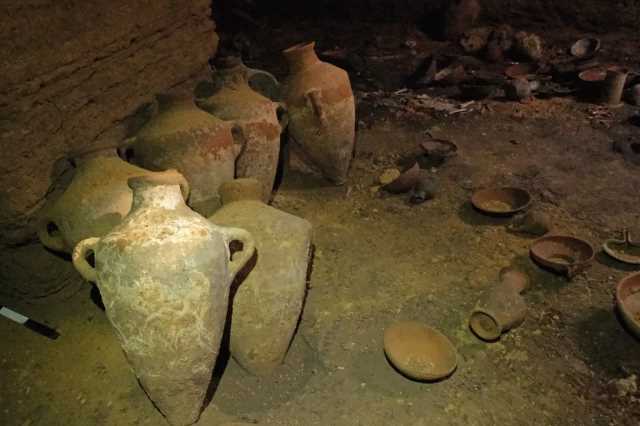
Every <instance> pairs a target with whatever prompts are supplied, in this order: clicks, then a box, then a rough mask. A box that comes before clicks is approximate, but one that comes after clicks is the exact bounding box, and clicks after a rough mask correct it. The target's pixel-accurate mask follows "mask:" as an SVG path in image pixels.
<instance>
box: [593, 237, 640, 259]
mask: <svg viewBox="0 0 640 426" xmlns="http://www.w3.org/2000/svg"><path fill="white" fill-rule="evenodd" d="M602 249H603V250H604V252H605V253H607V254H608V255H609V256H611V257H613V258H614V259H616V260H619V261H620V262H624V263H630V264H632V265H640V243H638V242H634V241H631V235H629V232H628V231H625V232H623V234H622V239H621V240H617V239H614V238H612V239H609V240H607V241H605V243H604V244H603V246H602Z"/></svg>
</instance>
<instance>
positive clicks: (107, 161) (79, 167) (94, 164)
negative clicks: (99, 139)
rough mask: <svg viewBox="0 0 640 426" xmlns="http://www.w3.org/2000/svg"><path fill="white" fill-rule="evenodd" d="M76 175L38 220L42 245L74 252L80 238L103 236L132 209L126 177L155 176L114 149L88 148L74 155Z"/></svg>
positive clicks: (130, 194)
mask: <svg viewBox="0 0 640 426" xmlns="http://www.w3.org/2000/svg"><path fill="white" fill-rule="evenodd" d="M73 163H74V164H75V174H74V176H73V179H72V181H71V183H70V184H69V186H68V187H67V189H66V190H65V191H64V193H63V194H62V195H61V196H60V197H59V198H58V199H57V200H55V201H54V202H53V203H52V204H51V205H50V206H48V207H47V208H45V210H44V212H43V213H42V214H41V218H40V220H39V223H38V237H39V238H40V241H41V242H42V244H43V245H44V246H45V247H47V248H49V249H51V250H55V251H59V252H63V253H71V251H72V250H73V248H74V247H75V246H76V244H78V243H79V242H80V241H81V240H83V239H85V238H89V237H101V236H103V235H105V234H106V233H107V232H109V231H110V230H111V229H113V227H114V226H116V225H118V224H119V223H120V222H121V221H122V218H124V217H125V216H126V215H127V213H129V210H130V209H131V200H132V198H133V197H132V193H131V189H130V188H129V186H128V185H127V180H128V179H129V178H130V177H133V176H141V175H152V174H154V172H150V171H147V170H144V169H141V168H140V167H137V166H134V165H132V164H129V163H127V162H126V161H123V160H122V159H120V158H119V157H118V156H117V155H116V150H115V148H110V149H100V150H95V151H87V152H85V153H81V154H78V155H75V156H74V157H73Z"/></svg>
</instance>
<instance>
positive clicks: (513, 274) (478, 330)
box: [469, 268, 529, 341]
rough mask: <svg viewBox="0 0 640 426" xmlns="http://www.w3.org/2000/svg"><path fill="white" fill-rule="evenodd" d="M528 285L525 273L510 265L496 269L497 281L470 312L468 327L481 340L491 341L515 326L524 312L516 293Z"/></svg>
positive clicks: (524, 305)
mask: <svg viewBox="0 0 640 426" xmlns="http://www.w3.org/2000/svg"><path fill="white" fill-rule="evenodd" d="M528 287H529V277H527V275H525V274H524V273H523V272H520V271H518V270H516V269H513V268H504V269H502V270H501V271H500V282H499V283H498V284H497V285H496V286H494V287H493V288H491V289H490V290H489V291H488V292H487V293H485V294H484V295H483V296H482V297H481V298H480V300H479V301H478V303H477V304H476V307H475V308H474V309H473V311H472V312H471V316H470V318H469V327H470V328H471V330H472V331H473V332H474V333H475V334H476V336H478V337H479V338H481V339H482V340H487V341H495V340H498V339H499V338H500V336H501V335H502V334H503V333H506V332H507V331H509V330H511V329H513V328H515V327H517V326H519V325H520V324H522V322H523V321H524V318H525V316H526V314H527V305H526V303H525V301H524V299H523V298H522V296H521V295H520V293H522V292H523V291H524V290H525V289H527V288H528Z"/></svg>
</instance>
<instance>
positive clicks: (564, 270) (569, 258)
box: [529, 235, 595, 279]
mask: <svg viewBox="0 0 640 426" xmlns="http://www.w3.org/2000/svg"><path fill="white" fill-rule="evenodd" d="M529 254H530V256H531V258H533V260H534V261H535V262H536V263H537V264H538V265H540V266H542V267H544V268H547V269H550V270H552V271H554V272H557V273H560V274H563V275H566V276H567V278H568V279H571V278H573V277H574V276H575V275H577V274H579V273H581V272H582V271H584V270H585V269H587V268H588V267H589V266H591V261H592V260H593V257H594V254H595V253H594V250H593V247H591V244H589V243H588V242H586V241H584V240H581V239H579V238H575V237H571V236H567V235H548V236H544V237H542V238H538V239H537V240H536V241H534V242H533V244H532V245H531V247H530V249H529Z"/></svg>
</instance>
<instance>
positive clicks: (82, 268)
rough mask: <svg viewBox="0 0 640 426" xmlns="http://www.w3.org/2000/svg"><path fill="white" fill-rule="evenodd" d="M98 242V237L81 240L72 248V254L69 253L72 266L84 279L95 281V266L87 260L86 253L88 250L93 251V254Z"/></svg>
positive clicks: (96, 277) (96, 276)
mask: <svg viewBox="0 0 640 426" xmlns="http://www.w3.org/2000/svg"><path fill="white" fill-rule="evenodd" d="M99 242H100V238H97V237H93V238H87V239H85V240H82V241H80V242H79V243H78V245H76V247H75V248H74V249H73V254H72V255H71V259H72V260H73V266H74V267H75V268H76V269H77V270H78V272H80V275H82V277H83V278H84V279H85V280H87V281H92V282H94V283H95V282H97V279H98V273H97V272H96V268H94V267H93V266H91V265H89V262H87V254H88V253H89V252H94V254H95V248H96V245H97V244H98V243H99Z"/></svg>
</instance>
